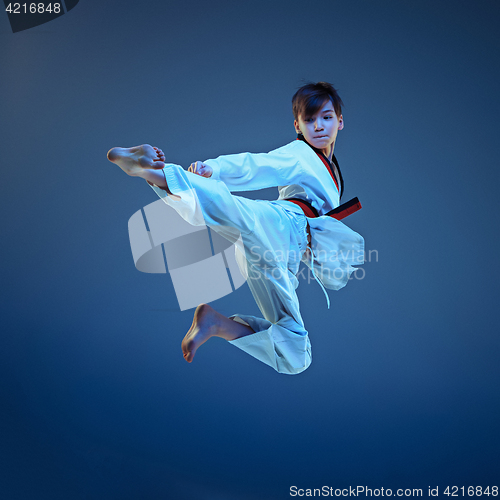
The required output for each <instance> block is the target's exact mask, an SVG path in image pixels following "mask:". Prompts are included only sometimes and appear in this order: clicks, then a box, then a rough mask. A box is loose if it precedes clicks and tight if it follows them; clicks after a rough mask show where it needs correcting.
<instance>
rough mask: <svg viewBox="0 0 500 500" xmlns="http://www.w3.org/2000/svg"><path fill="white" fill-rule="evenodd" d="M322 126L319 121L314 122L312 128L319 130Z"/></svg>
mask: <svg viewBox="0 0 500 500" xmlns="http://www.w3.org/2000/svg"><path fill="white" fill-rule="evenodd" d="M322 128H323V127H322V126H321V123H319V122H314V130H321V129H322Z"/></svg>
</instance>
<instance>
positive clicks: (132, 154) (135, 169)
mask: <svg viewBox="0 0 500 500" xmlns="http://www.w3.org/2000/svg"><path fill="white" fill-rule="evenodd" d="M108 160H109V161H111V162H113V163H116V164H117V165H118V166H119V167H120V168H121V169H122V170H123V171H124V172H125V173H126V174H128V175H132V176H138V175H140V174H141V172H142V171H143V170H144V169H150V168H153V169H161V168H163V167H164V166H165V155H164V154H163V151H162V150H161V149H158V148H155V147H152V146H150V145H149V144H143V145H142V146H135V147H133V148H112V149H110V150H109V151H108Z"/></svg>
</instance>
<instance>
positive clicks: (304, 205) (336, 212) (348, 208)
mask: <svg viewBox="0 0 500 500" xmlns="http://www.w3.org/2000/svg"><path fill="white" fill-rule="evenodd" d="M284 201H291V202H292V203H295V205H297V206H299V207H300V208H301V209H302V211H303V212H304V215H305V216H306V217H310V218H312V219H315V218H316V217H320V215H319V213H318V211H317V210H316V209H315V208H314V207H313V206H312V205H311V204H310V203H309V202H308V201H305V200H301V199H300V198H287V199H286V200H284ZM360 209H361V203H360V202H359V200H358V197H356V198H353V199H352V200H349V201H346V202H345V203H342V205H340V206H339V207H337V208H334V209H333V210H330V211H329V212H327V213H326V214H325V215H328V216H329V217H333V218H334V219H337V220H341V219H343V218H344V217H347V216H348V215H351V214H353V213H354V212H357V211H358V210H360Z"/></svg>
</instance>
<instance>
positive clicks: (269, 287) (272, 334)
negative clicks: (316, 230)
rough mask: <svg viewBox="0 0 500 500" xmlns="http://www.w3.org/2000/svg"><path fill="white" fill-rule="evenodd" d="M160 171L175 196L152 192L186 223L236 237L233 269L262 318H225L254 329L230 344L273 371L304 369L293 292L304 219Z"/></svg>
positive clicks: (173, 171) (305, 339) (306, 356)
mask: <svg viewBox="0 0 500 500" xmlns="http://www.w3.org/2000/svg"><path fill="white" fill-rule="evenodd" d="M164 173H165V178H166V180H167V184H168V187H169V189H170V191H171V192H172V193H173V194H174V195H175V198H173V197H171V196H168V195H167V194H166V192H165V191H163V190H161V189H159V188H158V187H156V186H153V189H154V190H155V191H156V193H157V194H158V195H159V196H160V197H161V198H162V199H163V200H164V201H165V203H167V204H168V205H169V206H171V207H172V208H174V209H175V210H176V211H177V212H178V213H179V215H181V217H183V218H184V219H185V220H186V221H187V222H189V223H191V224H194V225H201V224H206V225H207V226H209V227H210V228H212V229H213V230H215V231H216V232H217V233H219V234H220V235H222V236H224V237H226V238H228V239H229V240H231V241H233V242H234V241H235V239H236V238H237V237H238V234H237V232H239V233H240V234H241V240H242V241H243V248H244V250H243V251H244V253H245V258H243V255H242V254H241V253H240V255H238V253H239V252H237V261H238V265H239V266H240V269H242V267H243V266H244V267H245V268H246V269H245V271H246V274H247V283H248V286H249V287H250V290H251V292H252V294H253V296H254V299H255V301H256V303H257V306H258V307H259V309H260V311H261V313H262V315H263V316H264V319H262V318H256V317H254V316H249V315H244V314H234V315H232V316H230V318H231V319H233V320H234V321H237V322H239V323H243V324H246V325H249V326H250V327H251V328H252V329H253V330H254V331H255V333H254V334H251V335H247V336H245V337H241V338H239V339H236V340H232V341H230V343H231V344H233V345H235V346H236V347H239V348H240V349H241V350H243V351H245V352H247V353H248V354H250V355H251V356H253V357H255V358H257V359H258V360H260V361H262V362H263V363H266V364H267V365H269V366H271V367H272V368H274V369H275V370H276V371H278V372H279V373H286V374H296V373H300V372H302V371H304V370H305V369H306V368H307V367H308V366H309V365H310V364H311V359H312V358H311V343H310V341H309V336H308V334H307V331H306V329H305V328H304V322H303V320H302V316H301V315H300V311H299V301H298V298H297V294H296V292H295V289H296V288H297V286H298V284H299V282H298V280H297V277H296V274H297V273H298V271H299V266H300V261H301V257H302V255H303V253H304V252H305V251H306V248H307V218H306V217H305V215H303V214H297V213H294V212H292V211H289V210H287V209H286V208H285V207H284V206H283V205H281V204H280V203H279V202H272V201H264V200H250V199H248V198H244V197H241V196H234V195H233V194H231V192H230V191H229V189H228V188H227V186H226V185H225V184H224V183H223V182H221V181H217V180H213V179H207V178H204V177H201V176H199V175H196V174H193V173H191V172H187V171H186V170H184V169H183V168H182V167H180V166H178V165H172V164H170V165H167V166H166V167H165V168H164ZM235 229H236V230H237V231H235ZM242 270H243V269H242Z"/></svg>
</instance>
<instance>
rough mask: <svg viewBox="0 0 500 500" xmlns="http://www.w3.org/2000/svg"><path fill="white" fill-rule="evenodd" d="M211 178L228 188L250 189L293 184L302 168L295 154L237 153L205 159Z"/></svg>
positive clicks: (299, 176)
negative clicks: (210, 170) (210, 171)
mask: <svg viewBox="0 0 500 500" xmlns="http://www.w3.org/2000/svg"><path fill="white" fill-rule="evenodd" d="M203 163H204V164H206V165H208V166H210V167H211V168H212V170H213V173H212V176H211V178H212V179H216V180H221V181H222V182H224V183H225V184H226V185H227V187H228V188H229V190H230V191H252V190H256V189H265V188H269V187H275V186H287V185H289V184H294V183H297V182H298V180H299V179H300V178H301V176H302V173H303V172H302V167H301V164H300V162H299V160H298V158H297V157H296V156H295V155H292V154H290V153H285V152H279V150H276V151H271V152H270V153H239V154H234V155H225V156H219V157H218V158H216V159H214V160H206V161H204V162H203Z"/></svg>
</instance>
